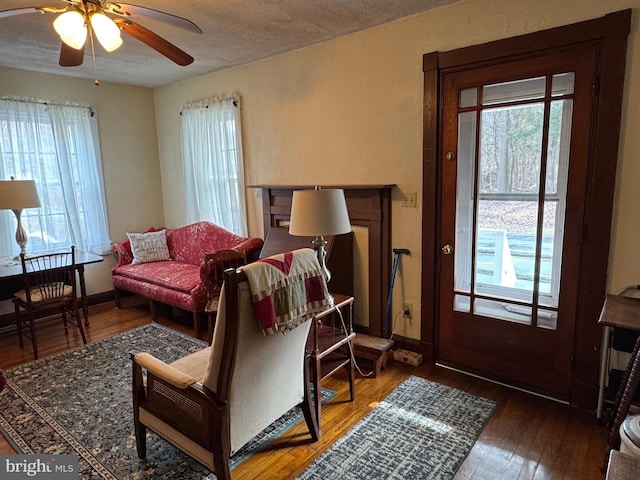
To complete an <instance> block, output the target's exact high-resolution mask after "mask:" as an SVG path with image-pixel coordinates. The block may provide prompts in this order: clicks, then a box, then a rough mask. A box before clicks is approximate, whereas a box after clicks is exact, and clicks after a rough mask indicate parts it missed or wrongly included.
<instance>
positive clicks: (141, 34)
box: [116, 20, 193, 67]
mask: <svg viewBox="0 0 640 480" xmlns="http://www.w3.org/2000/svg"><path fill="white" fill-rule="evenodd" d="M116 24H117V25H118V27H120V30H122V31H123V32H125V33H127V34H129V35H131V36H132V37H133V38H136V39H138V40H140V41H141V42H142V43H144V44H146V45H148V46H150V47H151V48H153V49H154V50H155V51H157V52H159V53H161V54H162V55H164V56H165V57H167V58H168V59H169V60H171V61H173V62H175V63H177V64H178V65H182V66H183V67H184V66H186V65H189V64H191V63H193V57H192V56H191V55H189V54H188V53H187V52H184V51H182V50H180V49H179V48H178V47H176V46H175V45H174V44H172V43H169V42H168V41H166V40H165V39H164V38H162V37H161V36H160V35H157V34H155V33H153V32H152V31H151V30H149V29H148V28H145V27H143V26H142V25H139V24H137V23H133V22H131V21H130V20H116Z"/></svg>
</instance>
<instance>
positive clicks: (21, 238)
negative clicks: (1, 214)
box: [13, 208, 28, 260]
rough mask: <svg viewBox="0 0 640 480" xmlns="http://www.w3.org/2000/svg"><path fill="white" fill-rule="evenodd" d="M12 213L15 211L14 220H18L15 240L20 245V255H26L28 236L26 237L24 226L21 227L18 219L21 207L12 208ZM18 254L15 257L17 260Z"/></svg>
mask: <svg viewBox="0 0 640 480" xmlns="http://www.w3.org/2000/svg"><path fill="white" fill-rule="evenodd" d="M13 213H15V215H16V220H18V228H16V242H17V244H18V246H19V247H20V255H24V256H25V257H26V256H27V239H28V237H27V232H25V231H24V228H23V227H22V221H21V220H20V217H21V215H22V209H21V208H16V209H13ZM20 255H17V256H16V257H15V259H18V260H19V259H20Z"/></svg>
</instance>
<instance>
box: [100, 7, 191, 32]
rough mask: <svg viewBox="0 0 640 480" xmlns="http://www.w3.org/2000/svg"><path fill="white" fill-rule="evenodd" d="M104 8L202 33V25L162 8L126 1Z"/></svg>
mask: <svg viewBox="0 0 640 480" xmlns="http://www.w3.org/2000/svg"><path fill="white" fill-rule="evenodd" d="M104 8H105V10H107V11H108V12H110V13H113V14H115V15H121V16H124V17H128V16H129V15H133V16H141V17H147V18H150V19H152V20H156V21H158V22H163V23H167V24H169V25H173V26H174V27H178V28H182V29H184V30H189V31H190V32H193V33H202V30H201V29H200V27H198V26H197V25H196V24H195V23H193V22H192V21H191V20H189V19H187V18H183V17H179V16H177V15H172V14H170V13H166V12H161V11H160V10H154V9H153V8H148V7H139V6H137V5H128V4H126V3H107V4H106V5H105V6H104Z"/></svg>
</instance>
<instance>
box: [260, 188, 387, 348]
mask: <svg viewBox="0 0 640 480" xmlns="http://www.w3.org/2000/svg"><path fill="white" fill-rule="evenodd" d="M394 186H395V185H392V184H389V185H322V188H341V189H342V190H344V194H345V198H346V201H347V210H348V211H349V219H350V221H351V224H352V225H358V226H363V227H366V228H367V231H368V243H369V251H368V261H369V328H368V330H367V331H366V332H365V333H369V334H371V335H377V336H380V334H381V332H382V320H383V316H384V312H385V308H386V302H387V296H388V292H389V282H390V280H391V278H390V275H391V256H392V252H391V189H392V188H393V187H394ZM249 188H260V189H261V190H262V216H263V223H264V234H265V236H266V235H267V232H268V231H269V229H270V228H271V227H278V226H280V225H281V224H282V223H284V222H288V221H289V215H290V213H291V198H292V196H293V191H294V190H305V189H310V188H314V186H313V185H250V186H249ZM357 301H358V299H356V302H357ZM365 330H366V329H365Z"/></svg>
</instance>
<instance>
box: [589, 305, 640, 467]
mask: <svg viewBox="0 0 640 480" xmlns="http://www.w3.org/2000/svg"><path fill="white" fill-rule="evenodd" d="M598 324H600V325H603V326H605V327H619V328H628V329H631V330H638V331H640V299H638V298H631V297H622V296H619V295H607V298H606V299H605V302H604V306H603V307H602V312H601V313H600V319H599V320H598ZM603 348H604V345H603ZM639 352H640V337H638V340H637V341H636V344H635V346H634V348H633V352H632V353H631V358H630V359H629V364H628V366H627V370H626V371H625V372H624V376H623V377H622V382H621V383H620V387H619V389H618V393H617V394H616V400H615V404H614V417H613V421H612V422H611V425H610V428H609V435H608V437H607V446H606V450H605V458H604V463H603V470H604V467H606V465H607V462H608V461H609V454H610V452H611V450H612V449H614V448H617V446H618V443H619V442H620V425H622V422H623V421H624V419H625V417H626V416H627V413H628V412H629V407H630V406H631V402H632V400H633V396H634V393H635V391H636V389H637V388H638V385H640V353H639ZM603 353H604V352H603ZM601 377H602V376H601ZM601 383H602V378H601ZM601 387H602V384H601ZM599 400H600V399H599Z"/></svg>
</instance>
